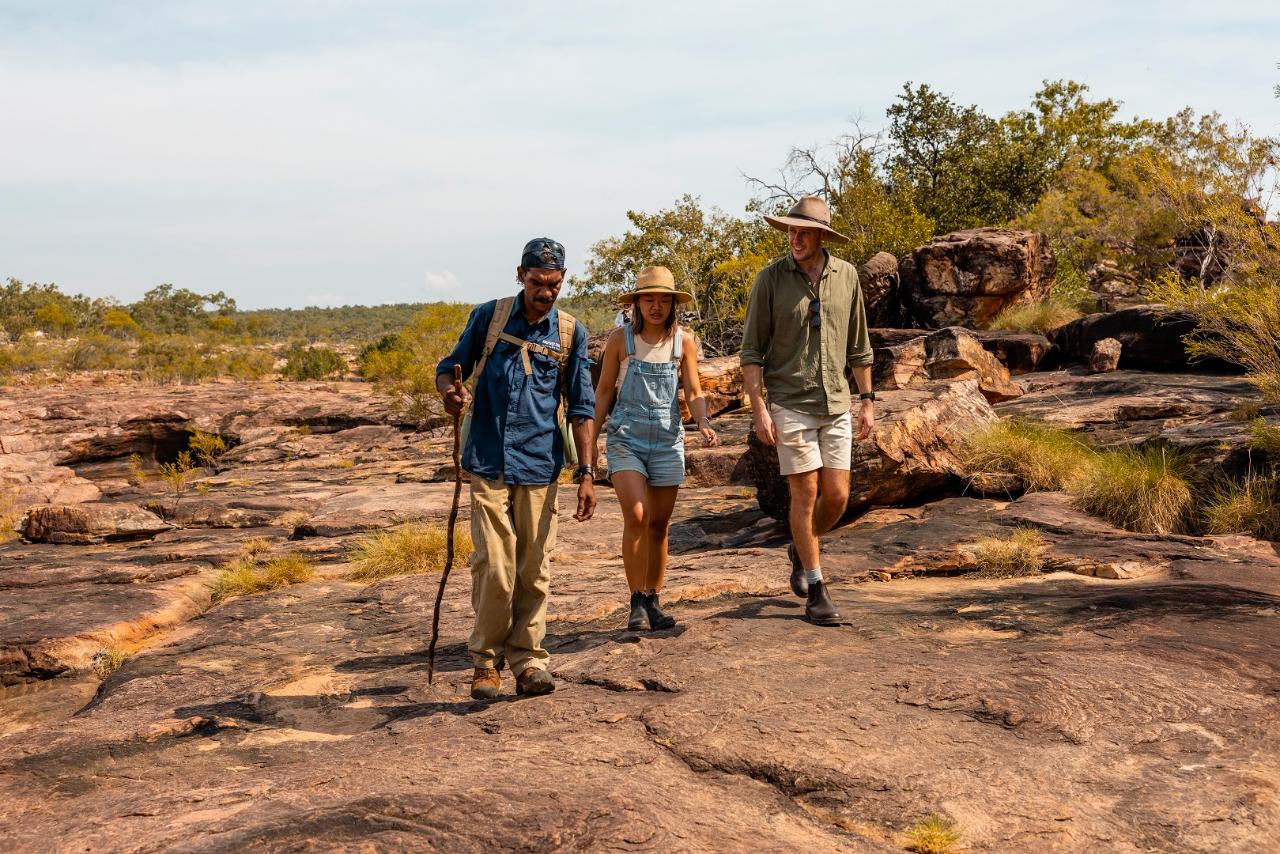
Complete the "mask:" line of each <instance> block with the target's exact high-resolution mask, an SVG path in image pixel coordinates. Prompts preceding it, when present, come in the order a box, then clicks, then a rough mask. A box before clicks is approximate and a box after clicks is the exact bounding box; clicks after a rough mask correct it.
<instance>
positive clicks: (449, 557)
mask: <svg viewBox="0 0 1280 854" xmlns="http://www.w3.org/2000/svg"><path fill="white" fill-rule="evenodd" d="M453 387H454V388H455V389H456V388H461V387H462V365H454V366H453ZM461 420H462V410H461V409H459V410H458V411H457V412H455V413H454V415H453V506H452V507H450V508H449V527H448V529H447V531H446V533H445V558H444V571H443V572H442V573H440V588H439V589H438V590H436V608H435V611H434V612H433V613H432V615H431V644H430V645H429V646H428V647H427V684H428V685H430V684H431V682H432V680H433V679H435V675H436V641H438V640H439V639H440V600H441V599H443V598H444V586H445V584H447V583H448V581H449V570H451V569H453V529H454V528H455V527H456V526H457V524H458V501H459V499H460V498H461V496H462V460H461V459H460V455H461V453H462V449H461V448H460V447H459V446H458V445H459V441H460V437H459V424H460V422H461Z"/></svg>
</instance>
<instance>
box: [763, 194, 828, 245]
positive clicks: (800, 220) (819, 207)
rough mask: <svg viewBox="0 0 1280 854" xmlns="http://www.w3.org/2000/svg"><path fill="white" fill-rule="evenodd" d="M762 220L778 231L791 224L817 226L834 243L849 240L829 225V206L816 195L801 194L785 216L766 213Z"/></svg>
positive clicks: (805, 226)
mask: <svg viewBox="0 0 1280 854" xmlns="http://www.w3.org/2000/svg"><path fill="white" fill-rule="evenodd" d="M764 221H765V222H767V223H769V225H771V226H773V227H774V228H776V229H778V230H779V231H786V230H787V227H788V226H791V225H794V226H796V227H797V228H819V229H822V231H823V233H824V234H825V235H826V236H827V237H828V238H830V239H831V240H834V241H835V242H836V243H848V242H849V238H847V237H845V236H844V235H843V234H841V233H840V232H838V231H836V230H835V229H834V228H832V227H831V208H829V207H827V203H826V202H824V201H823V200H822V199H820V198H818V197H817V196H801V197H800V201H798V202H796V203H795V204H794V205H792V206H791V210H789V211H787V215H786V216H768V215H767V214H766V215H765V218H764Z"/></svg>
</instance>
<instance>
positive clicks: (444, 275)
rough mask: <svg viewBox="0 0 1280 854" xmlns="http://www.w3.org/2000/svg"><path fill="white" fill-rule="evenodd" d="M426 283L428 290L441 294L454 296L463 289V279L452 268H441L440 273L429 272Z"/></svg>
mask: <svg viewBox="0 0 1280 854" xmlns="http://www.w3.org/2000/svg"><path fill="white" fill-rule="evenodd" d="M426 283H427V290H428V291H430V292H432V293H433V294H440V295H441V296H453V295H456V294H458V293H459V292H460V291H461V290H462V280H461V279H459V278H458V276H457V274H456V273H454V272H453V271H452V270H441V271H440V272H439V273H433V272H428V273H427V275H426Z"/></svg>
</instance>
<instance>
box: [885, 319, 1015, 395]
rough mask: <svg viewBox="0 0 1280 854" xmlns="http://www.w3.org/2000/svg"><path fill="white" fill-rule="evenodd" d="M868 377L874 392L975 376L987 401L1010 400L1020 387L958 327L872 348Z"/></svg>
mask: <svg viewBox="0 0 1280 854" xmlns="http://www.w3.org/2000/svg"><path fill="white" fill-rule="evenodd" d="M872 352H873V353H874V355H875V361H874V362H873V364H872V372H871V378H872V383H873V386H874V388H875V389H876V391H892V390H895V389H904V388H919V387H921V386H923V385H925V384H926V383H928V382H929V381H930V380H957V379H975V380H977V381H978V388H979V389H980V390H981V391H982V393H983V395H984V396H985V397H986V398H987V400H988V402H990V403H998V402H1000V401H1003V400H1012V399H1013V398H1015V397H1019V396H1020V395H1021V394H1022V389H1021V388H1020V387H1019V386H1018V384H1017V383H1015V382H1013V381H1012V380H1011V379H1010V378H1009V369H1008V368H1006V367H1005V366H1004V365H1003V364H1001V363H1000V360H999V359H997V358H996V357H995V356H994V355H993V354H992V353H991V352H990V351H989V350H987V349H986V347H984V346H983V344H982V342H981V341H979V340H978V339H977V338H976V337H975V336H974V335H973V334H972V333H971V332H969V330H967V329H962V328H960V327H958V326H952V327H948V328H946V329H939V330H938V331H937V332H933V333H930V334H928V335H919V336H917V337H915V338H912V339H910V340H908V341H905V342H903V343H901V344H891V345H888V346H881V347H876V348H874V349H873V351H872Z"/></svg>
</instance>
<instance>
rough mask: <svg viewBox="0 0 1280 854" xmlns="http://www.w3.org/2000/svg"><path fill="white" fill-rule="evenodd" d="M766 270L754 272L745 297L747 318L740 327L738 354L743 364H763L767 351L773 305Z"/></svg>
mask: <svg viewBox="0 0 1280 854" xmlns="http://www.w3.org/2000/svg"><path fill="white" fill-rule="evenodd" d="M767 273H768V270H761V271H760V272H759V273H757V274H756V280H755V284H753V285H752V286H751V296H750V297H749V298H748V299H747V319H746V322H745V323H744V324H743V329H742V350H741V352H740V353H739V355H738V359H739V361H740V362H741V363H742V364H744V365H763V364H764V363H765V354H766V353H768V352H769V332H770V329H771V328H772V323H773V307H772V306H771V305H770V295H771V291H772V289H771V288H770V286H769V276H768V275H767Z"/></svg>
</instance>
